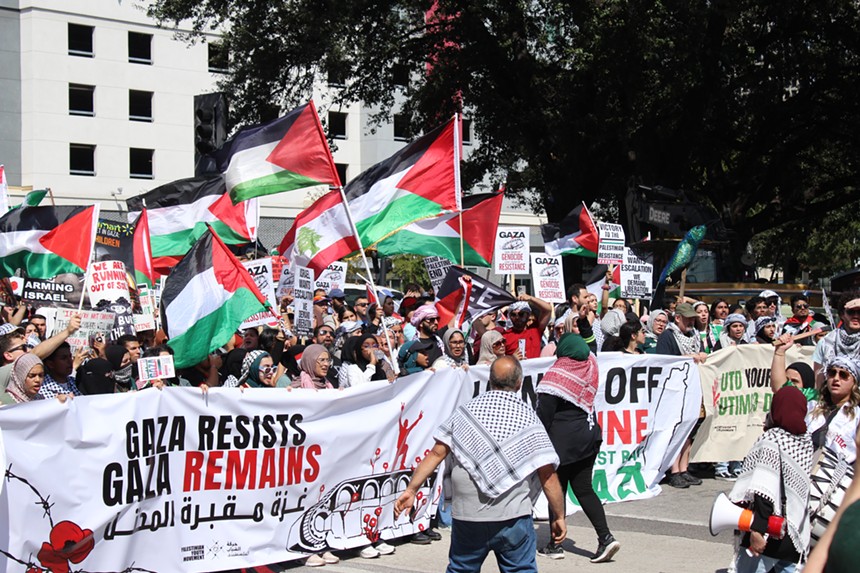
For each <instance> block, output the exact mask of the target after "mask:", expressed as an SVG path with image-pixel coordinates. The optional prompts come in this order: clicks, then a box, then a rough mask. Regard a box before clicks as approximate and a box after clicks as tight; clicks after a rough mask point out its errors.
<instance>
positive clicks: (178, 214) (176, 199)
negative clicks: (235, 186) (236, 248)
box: [126, 175, 258, 275]
mask: <svg viewBox="0 0 860 573" xmlns="http://www.w3.org/2000/svg"><path fill="white" fill-rule="evenodd" d="M126 204H127V205H128V221H129V222H133V221H136V220H137V218H138V217H139V216H140V214H141V212H142V211H143V208H144V207H146V210H147V218H148V221H149V232H150V237H149V238H150V245H151V247H152V264H153V267H154V268H155V270H156V271H157V272H159V273H160V274H164V275H166V274H167V273H168V272H170V268H172V267H173V266H174V265H176V263H177V262H179V260H180V259H182V257H183V256H184V255H185V253H187V252H188V250H189V249H190V248H191V245H193V244H194V242H195V241H196V240H197V239H199V238H200V237H201V236H203V233H204V231H206V225H207V224H209V225H211V226H212V228H213V229H214V230H215V232H216V233H217V234H218V236H219V237H220V238H221V239H222V240H223V241H224V242H225V243H227V244H230V245H242V244H245V243H248V242H250V241H251V240H252V238H256V233H257V218H258V215H257V200H256V199H252V200H250V201H244V202H242V203H239V204H238V205H234V204H233V202H232V201H231V200H230V196H229V195H227V191H226V188H225V187H224V180H223V179H222V178H221V176H220V175H214V176H212V175H208V176H201V177H192V178H188V179H179V180H178V181H173V182H172V183H168V184H166V185H162V186H161V187H156V188H155V189H153V190H151V191H149V192H147V193H144V194H143V195H138V196H137V197H132V198H131V199H129V200H127V201H126Z"/></svg>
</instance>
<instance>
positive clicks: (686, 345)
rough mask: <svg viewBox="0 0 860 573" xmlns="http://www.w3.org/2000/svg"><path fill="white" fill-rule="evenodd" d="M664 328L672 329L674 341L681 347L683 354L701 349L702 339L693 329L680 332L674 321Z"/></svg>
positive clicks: (694, 352) (695, 352) (693, 352)
mask: <svg viewBox="0 0 860 573" xmlns="http://www.w3.org/2000/svg"><path fill="white" fill-rule="evenodd" d="M666 328H668V329H669V330H670V331H672V335H673V336H674V337H675V341H676V342H677V343H678V348H680V349H681V354H682V355H683V356H687V355H688V354H698V353H699V352H701V351H702V339H701V338H700V337H699V333H698V332H696V331H695V330H692V331H690V332H686V333H684V332H681V329H680V328H678V325H677V324H675V323H674V322H670V323H669V324H668V326H666Z"/></svg>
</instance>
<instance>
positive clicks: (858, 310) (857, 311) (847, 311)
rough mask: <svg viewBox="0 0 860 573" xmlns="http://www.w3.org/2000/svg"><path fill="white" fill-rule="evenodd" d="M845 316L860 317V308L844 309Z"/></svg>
mask: <svg viewBox="0 0 860 573" xmlns="http://www.w3.org/2000/svg"><path fill="white" fill-rule="evenodd" d="M845 314H846V315H848V316H860V308H846V309H845Z"/></svg>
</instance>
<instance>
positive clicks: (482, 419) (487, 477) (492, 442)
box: [434, 390, 559, 499]
mask: <svg viewBox="0 0 860 573" xmlns="http://www.w3.org/2000/svg"><path fill="white" fill-rule="evenodd" d="M434 438H435V439H436V440H438V441H440V442H442V443H443V444H445V445H447V446H448V447H449V448H451V452H452V453H453V454H454V456H456V458H457V460H458V461H459V462H460V464H462V466H463V467H464V468H465V469H466V471H467V472H468V473H469V475H470V476H471V478H472V479H473V480H474V481H475V484H476V485H477V486H478V488H479V489H480V490H481V492H483V493H484V494H485V495H487V496H488V497H490V498H492V499H495V498H497V497H499V496H500V495H502V494H503V493H505V492H506V491H508V490H509V489H511V488H512V487H514V486H515V485H516V484H518V483H520V482H521V481H523V480H524V479H526V478H527V477H529V476H530V475H531V474H532V473H533V472H534V471H535V470H537V469H538V468H540V467H542V466H545V465H550V464H551V465H552V466H553V467H558V463H559V459H558V455H557V454H556V453H555V449H554V448H553V446H552V442H550V440H549V436H548V435H547V433H546V430H544V427H543V424H541V422H540V420H539V419H538V417H537V414H535V412H534V410H532V409H531V408H529V407H528V406H527V405H526V404H525V403H524V402H523V401H522V399H521V398H520V396H519V393H517V392H506V391H503V390H490V391H488V392H485V393H483V394H481V395H480V396H478V397H477V398H475V399H473V400H471V401H470V402H467V403H466V404H464V405H462V406H460V407H459V408H457V410H456V411H455V412H454V414H453V415H452V416H451V417H450V418H449V419H448V420H447V421H445V422H444V423H443V424H442V425H441V426H439V429H438V430H437V431H436V435H434Z"/></svg>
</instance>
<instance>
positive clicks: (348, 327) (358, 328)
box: [333, 320, 363, 358]
mask: <svg viewBox="0 0 860 573" xmlns="http://www.w3.org/2000/svg"><path fill="white" fill-rule="evenodd" d="M362 327H363V325H362V323H361V322H359V321H353V320H346V321H344V322H342V323H340V326H338V327H337V330H336V331H335V333H334V350H333V352H334V354H335V356H336V357H338V358H342V353H343V346H344V345H345V344H346V341H347V340H348V339H349V337H351V336H361V333H362Z"/></svg>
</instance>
